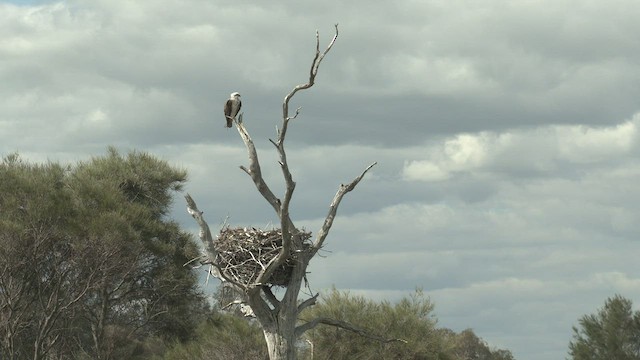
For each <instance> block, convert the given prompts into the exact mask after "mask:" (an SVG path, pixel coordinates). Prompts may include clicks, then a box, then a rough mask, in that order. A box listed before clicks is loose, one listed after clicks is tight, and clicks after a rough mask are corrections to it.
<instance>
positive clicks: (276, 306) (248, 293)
mask: <svg viewBox="0 0 640 360" xmlns="http://www.w3.org/2000/svg"><path fill="white" fill-rule="evenodd" d="M337 37H338V25H336V26H335V35H334V36H333V38H332V40H331V42H330V43H329V45H328V46H327V48H326V49H325V50H324V51H322V52H321V51H320V40H319V36H318V32H317V31H316V51H315V56H314V58H313V62H312V63H311V69H310V71H309V80H308V81H307V82H306V83H304V84H300V85H298V86H296V87H294V88H293V90H292V91H291V92H290V93H288V94H287V95H286V96H285V98H284V102H283V104H282V124H281V126H280V127H279V128H277V129H276V132H277V138H276V140H275V141H274V140H271V139H270V141H271V143H272V144H273V145H274V146H275V148H276V151H277V152H278V155H279V164H280V168H281V170H282V175H283V178H284V182H285V185H286V187H285V192H284V195H283V197H282V198H278V197H277V196H276V195H275V194H274V193H273V192H272V191H271V188H270V187H269V185H267V183H266V182H265V181H264V179H263V177H262V171H261V169H260V162H259V160H258V153H257V152H256V148H255V146H254V144H253V141H252V139H251V136H249V132H248V131H247V129H246V127H245V125H244V123H243V121H242V114H240V115H239V116H238V119H237V121H235V125H236V128H237V130H238V132H239V134H240V137H241V138H242V140H243V141H244V144H245V146H246V148H247V152H248V155H249V165H248V166H247V167H245V166H240V168H241V169H242V170H243V171H244V172H246V173H247V174H248V175H249V176H250V177H251V179H252V180H253V182H254V184H255V186H256V188H257V190H258V191H259V192H260V194H262V196H263V197H264V199H265V200H266V201H267V202H268V203H269V204H270V205H271V207H272V208H273V210H274V211H275V212H276V214H277V215H278V218H279V219H280V224H279V225H280V228H279V229H273V230H260V229H256V228H235V229H234V228H229V227H226V228H223V229H222V230H221V232H220V234H219V235H218V236H217V238H216V239H215V240H214V238H213V237H212V235H211V231H210V230H209V226H208V225H207V222H206V221H205V219H204V218H203V216H202V212H201V211H200V210H198V207H197V206H196V203H195V202H194V201H193V199H192V198H191V197H190V196H189V195H188V194H187V195H186V199H187V204H188V211H189V213H190V214H191V215H192V216H193V217H194V219H195V220H196V221H197V222H198V224H199V226H200V239H201V240H202V241H203V243H204V245H205V249H206V254H204V255H203V259H204V260H203V261H202V262H203V263H206V264H209V265H210V266H211V270H210V271H211V274H212V275H213V276H215V277H217V278H219V279H220V280H221V281H223V283H224V284H226V285H227V286H230V287H232V288H234V289H235V290H237V292H238V293H239V294H240V295H241V296H240V297H241V299H240V300H239V301H238V302H242V303H244V304H246V305H248V306H249V307H250V308H251V311H252V313H253V315H254V316H255V317H256V318H257V320H258V321H259V322H260V324H261V325H262V329H263V332H264V336H265V339H266V342H267V347H268V351H269V358H270V359H271V360H284V359H287V360H290V359H295V356H296V355H295V343H296V340H297V339H299V338H300V336H301V335H303V334H304V333H305V332H306V331H308V330H311V329H313V328H314V327H316V326H317V325H319V324H326V325H331V326H335V327H340V328H344V329H348V330H351V331H355V332H357V333H359V334H362V335H364V336H368V337H371V338H373V339H377V340H380V341H395V339H384V338H381V337H378V336H373V335H371V334H369V333H368V332H366V331H364V330H362V329H359V328H357V327H356V326H354V325H351V324H348V323H346V322H344V321H340V320H336V319H329V318H315V319H311V320H309V321H301V320H299V317H298V315H299V314H300V313H301V312H302V311H303V310H304V309H305V308H308V307H309V306H312V305H314V304H315V303H316V301H317V299H318V295H319V294H315V295H314V296H312V297H310V298H307V299H305V300H301V299H299V294H300V290H301V287H302V283H303V281H304V280H305V279H306V278H305V276H306V273H307V272H306V271H307V266H308V265H309V262H310V261H311V259H312V258H313V257H314V256H315V255H316V254H317V253H318V251H319V250H320V249H321V248H322V246H323V244H324V241H325V239H326V238H327V235H328V233H329V230H330V229H331V226H332V225H333V221H334V219H335V216H336V212H337V210H338V206H339V205H340V201H341V200H342V198H343V197H344V196H345V195H346V194H347V193H348V192H350V191H351V190H353V189H354V188H355V187H356V185H358V183H359V182H360V180H362V178H363V177H364V175H365V174H366V173H367V171H369V169H371V168H372V167H373V166H374V165H375V164H376V163H375V162H374V163H373V164H371V165H369V166H368V167H367V168H366V169H364V171H362V173H361V174H360V175H358V176H357V177H356V178H355V179H354V180H353V181H351V182H350V183H348V184H342V185H340V188H339V189H338V191H337V193H336V194H335V196H334V198H333V200H332V201H331V204H330V205H329V212H328V214H327V216H326V218H325V220H324V223H323V224H322V227H321V228H320V229H319V231H318V232H317V234H316V236H315V238H314V239H312V237H311V233H309V232H305V231H302V230H300V229H298V228H297V227H296V226H295V224H294V222H293V220H292V219H291V216H290V214H289V204H290V202H291V199H292V196H293V192H294V190H295V187H296V183H295V181H294V180H293V177H292V175H291V172H290V171H289V165H288V163H287V154H286V151H285V138H286V135H287V128H288V126H289V123H290V121H291V120H293V119H295V118H296V117H297V116H298V114H299V112H300V108H298V109H296V111H295V113H294V114H293V115H290V114H289V103H290V101H291V99H292V98H293V96H294V95H295V94H296V93H297V92H298V91H301V90H306V89H309V88H310V87H312V86H313V85H314V82H315V78H316V75H317V73H318V68H319V66H320V63H321V62H322V60H323V59H324V57H325V55H327V53H328V52H329V51H330V50H331V48H332V47H333V45H334V43H335V41H336V39H337ZM276 286H281V287H283V288H284V295H282V296H281V297H280V298H278V297H277V296H276V295H275V294H274V292H273V291H272V288H273V287H276Z"/></svg>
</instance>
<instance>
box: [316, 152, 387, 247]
mask: <svg viewBox="0 0 640 360" xmlns="http://www.w3.org/2000/svg"><path fill="white" fill-rule="evenodd" d="M376 164H377V162H374V163H373V164H371V165H369V166H368V167H367V168H366V169H364V171H363V172H362V173H361V174H360V175H359V176H358V177H356V178H355V179H353V181H352V182H350V183H349V184H347V185H344V184H342V185H340V189H338V192H337V193H336V195H335V196H334V197H333V201H331V205H329V213H328V214H327V217H326V218H325V219H324V223H323V224H322V227H321V228H320V231H318V235H317V237H316V240H315V241H314V242H313V245H312V248H311V250H310V252H309V257H310V258H311V257H313V256H314V255H315V254H316V253H317V252H318V250H320V248H322V244H323V243H324V239H326V238H327V235H329V230H330V229H331V226H332V225H333V220H334V219H335V217H336V213H337V212H338V206H339V205H340V202H341V201H342V198H343V197H344V196H345V195H346V194H347V193H348V192H350V191H351V190H353V189H355V187H356V185H358V183H359V182H360V180H362V178H363V177H364V175H365V174H366V173H367V171H369V170H370V169H371V168H372V167H374V166H375V165H376Z"/></svg>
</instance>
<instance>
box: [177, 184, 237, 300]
mask: <svg viewBox="0 0 640 360" xmlns="http://www.w3.org/2000/svg"><path fill="white" fill-rule="evenodd" d="M184 198H185V199H186V200H187V212H188V213H189V214H191V216H192V217H193V218H194V219H195V220H196V222H197V223H198V226H200V232H199V234H198V236H199V237H200V241H202V243H203V244H204V246H205V248H206V249H207V257H208V258H209V260H208V261H203V262H202V263H203V264H210V265H211V268H210V269H209V274H211V275H213V276H215V277H216V278H218V279H220V280H221V281H226V282H229V283H231V284H233V285H234V286H236V287H238V288H240V289H243V288H244V286H243V285H242V284H241V283H240V282H238V281H236V280H235V279H233V278H232V277H229V276H228V274H225V273H224V272H223V271H222V270H221V269H220V267H219V266H218V264H217V263H216V259H217V257H218V251H217V250H216V248H215V246H214V244H213V236H211V230H210V229H209V224H207V221H206V220H205V219H204V217H203V216H202V214H203V212H202V211H200V210H199V209H198V206H197V205H196V202H195V200H193V198H192V197H191V195H189V194H186V195H185V196H184ZM207 278H208V275H207Z"/></svg>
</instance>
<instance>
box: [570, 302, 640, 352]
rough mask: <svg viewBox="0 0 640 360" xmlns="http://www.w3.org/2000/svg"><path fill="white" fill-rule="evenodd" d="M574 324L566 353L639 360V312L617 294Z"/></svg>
mask: <svg viewBox="0 0 640 360" xmlns="http://www.w3.org/2000/svg"><path fill="white" fill-rule="evenodd" d="M578 323H579V325H580V326H579V327H575V326H574V327H573V333H574V334H573V341H571V342H570V343H569V355H570V356H571V359H574V360H605V359H606V360H609V359H616V360H637V359H640V311H636V312H634V311H633V310H632V302H631V300H629V299H626V298H624V297H622V296H620V295H615V296H614V297H613V298H608V299H607V300H606V301H605V304H604V307H603V308H601V309H600V310H598V313H597V314H591V315H585V316H583V317H582V318H581V319H580V320H579V321H578Z"/></svg>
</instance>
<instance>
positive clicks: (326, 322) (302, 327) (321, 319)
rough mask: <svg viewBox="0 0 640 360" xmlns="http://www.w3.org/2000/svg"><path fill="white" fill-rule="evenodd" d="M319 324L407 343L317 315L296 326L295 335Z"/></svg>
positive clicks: (382, 340) (375, 337)
mask: <svg viewBox="0 0 640 360" xmlns="http://www.w3.org/2000/svg"><path fill="white" fill-rule="evenodd" d="M320 324H324V325H330V326H334V327H338V328H341V329H345V330H349V331H351V332H354V333H356V334H358V335H360V336H362V337H366V338H368V339H371V340H375V341H379V342H383V343H390V342H396V341H397V342H401V343H405V344H406V343H407V341H406V340H403V339H388V338H385V337H382V336H379V335H375V334H372V333H370V332H368V331H366V330H364V329H362V328H359V327H357V326H355V325H352V324H350V323H348V322H346V321H342V320H336V319H331V318H326V317H317V318H315V319H313V320H311V321H309V322H306V323H304V324H302V325H299V326H298V327H296V336H297V337H300V336H301V335H302V334H304V333H305V332H306V331H309V330H311V329H313V328H315V327H316V326H318V325H320Z"/></svg>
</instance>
